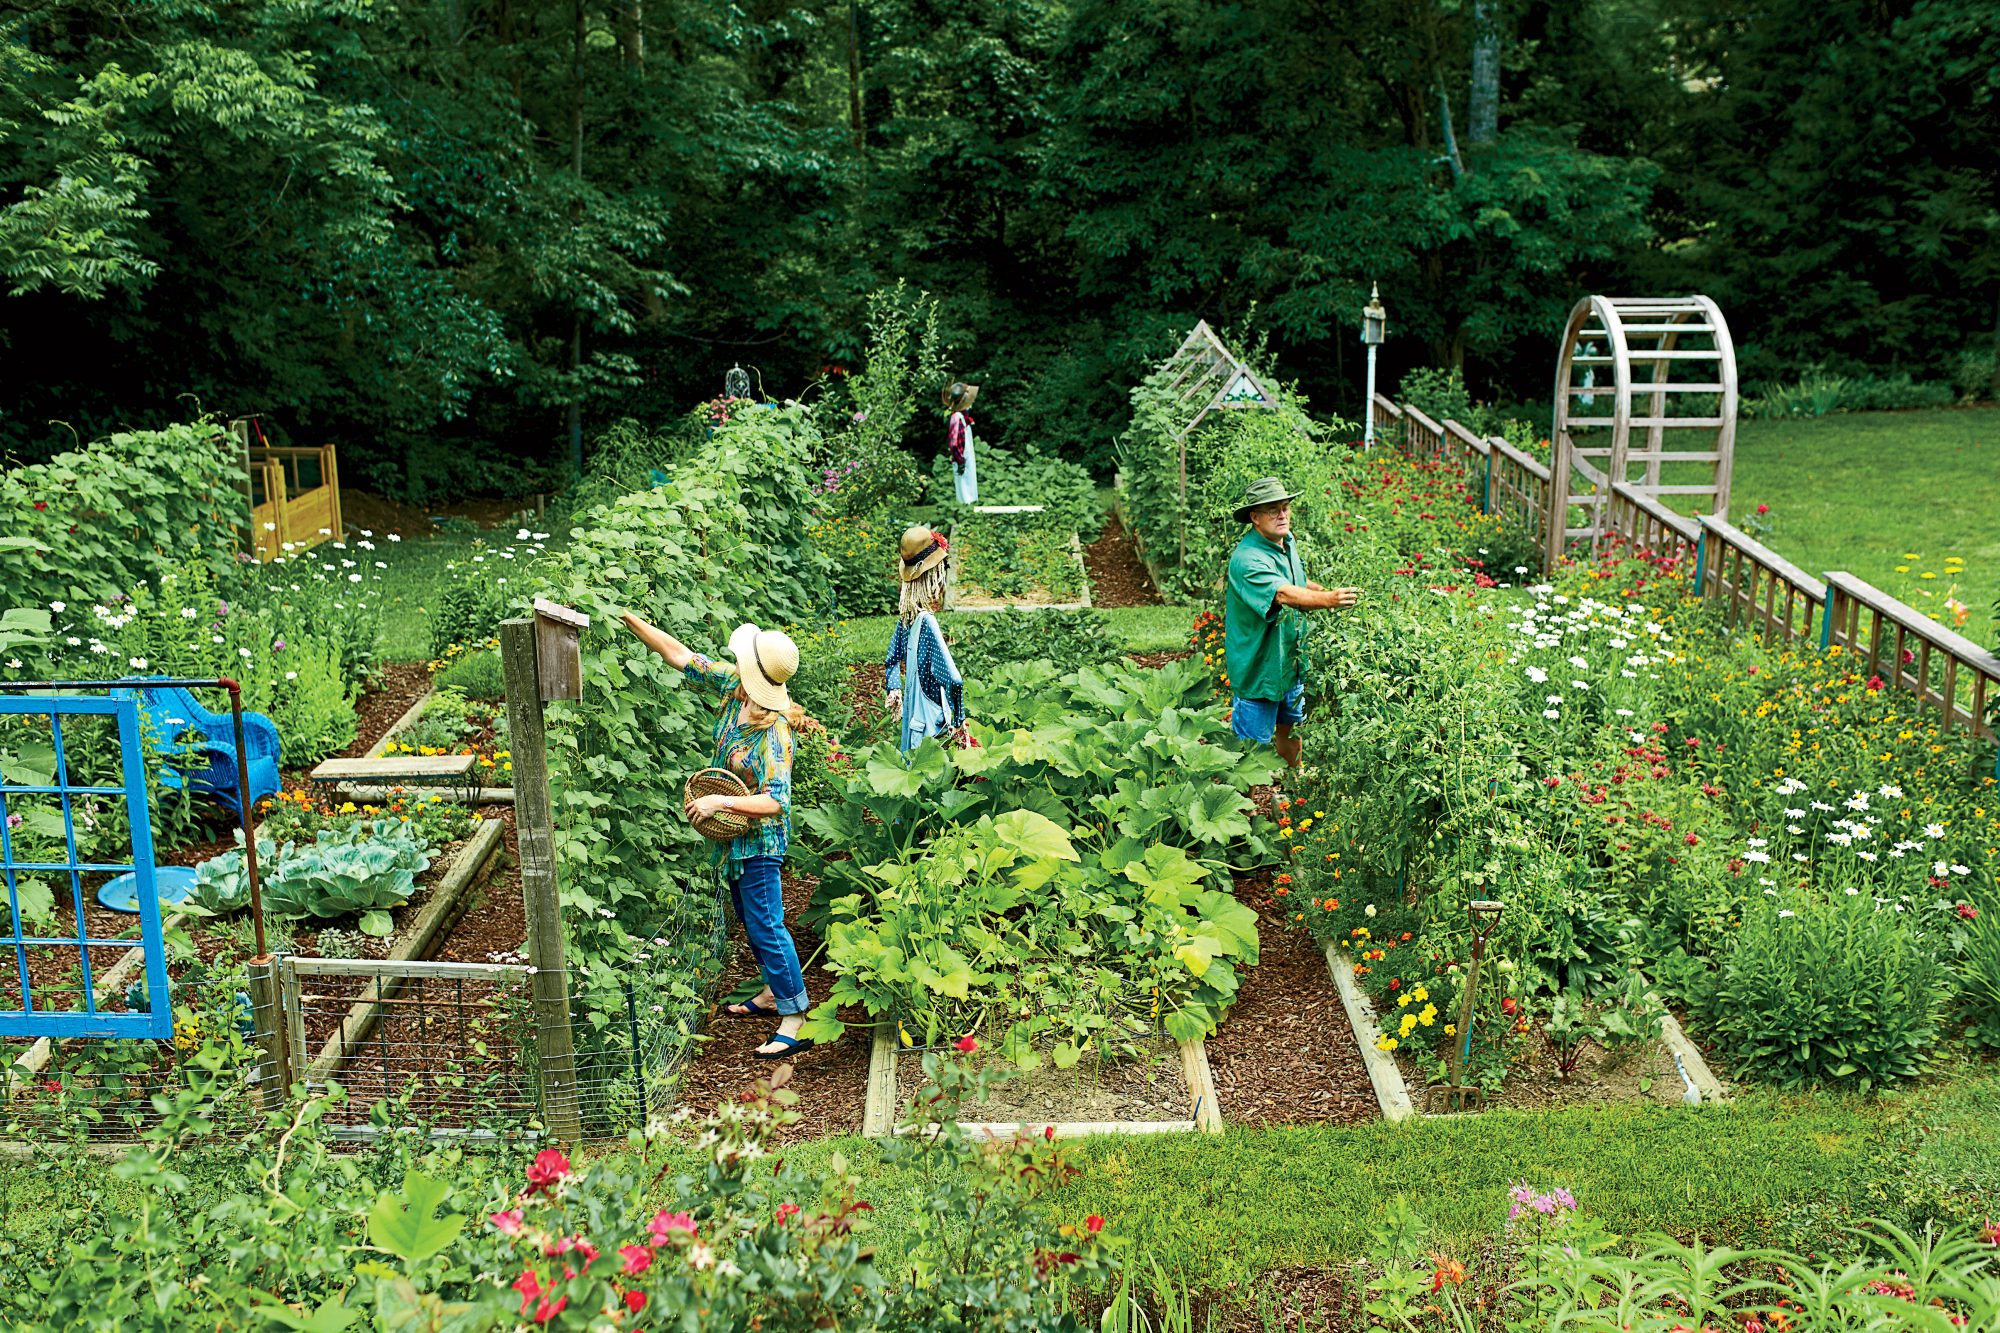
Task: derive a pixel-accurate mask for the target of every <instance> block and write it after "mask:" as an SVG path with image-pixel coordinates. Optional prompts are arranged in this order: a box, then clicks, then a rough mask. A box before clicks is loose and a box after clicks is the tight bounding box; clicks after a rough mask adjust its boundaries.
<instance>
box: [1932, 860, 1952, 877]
mask: <svg viewBox="0 0 2000 1333" xmlns="http://www.w3.org/2000/svg"><path fill="white" fill-rule="evenodd" d="M1950 869H1951V866H1950V865H1949V864H1947V863H1946V862H1943V861H1933V862H1931V873H1932V874H1933V875H1936V876H1937V877H1938V878H1939V879H1943V878H1944V876H1945V872H1946V871H1948V870H1950Z"/></svg>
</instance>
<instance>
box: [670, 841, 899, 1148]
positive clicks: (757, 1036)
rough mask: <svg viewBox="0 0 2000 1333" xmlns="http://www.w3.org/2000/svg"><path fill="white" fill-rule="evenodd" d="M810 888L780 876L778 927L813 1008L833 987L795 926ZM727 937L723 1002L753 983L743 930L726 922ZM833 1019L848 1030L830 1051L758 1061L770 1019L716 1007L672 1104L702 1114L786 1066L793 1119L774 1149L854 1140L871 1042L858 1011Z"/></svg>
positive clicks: (808, 939)
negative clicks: (781, 917)
mask: <svg viewBox="0 0 2000 1333" xmlns="http://www.w3.org/2000/svg"><path fill="white" fill-rule="evenodd" d="M816 884H817V880H816V879H815V877H814V876H811V875H806V874H800V873H797V872H794V871H792V870H789V869H788V870H786V871H785V921H786V923H787V924H788V925H790V926H791V928H792V942H793V943H794V944H795V945H796V946H797V948H798V951H799V961H800V962H801V963H804V964H805V965H806V968H805V971H806V993H807V994H808V995H809V996H811V997H813V999H814V1000H815V1001H817V1000H819V999H822V998H824V997H825V995H826V993H827V991H828V990H829V989H830V988H831V987H832V985H833V980H834V978H833V974H832V973H831V972H829V971H827V970H826V969H825V968H823V967H820V966H818V965H816V964H814V963H813V962H811V961H810V960H811V958H812V956H813V954H814V952H815V951H816V950H818V948H819V943H820V942H819V938H818V936H816V935H814V934H813V933H812V932H811V931H809V930H806V929H805V928H804V927H802V926H800V925H799V924H798V917H799V914H800V913H801V912H803V911H804V910H805V907H806V904H807V903H808V902H810V901H811V900H812V894H813V889H814V887H815V886H816ZM729 935H730V953H729V966H728V967H727V968H726V969H725V970H724V972H723V981H722V987H721V990H720V992H719V993H720V994H721V995H724V996H727V995H728V994H730V993H731V992H733V991H735V990H736V989H738V988H739V987H740V986H742V985H744V984H745V983H750V982H754V981H755V980H756V979H757V965H756V963H755V962H754V961H752V959H751V957H750V946H749V945H748V944H747V943H745V942H744V939H743V928H742V927H741V926H740V925H737V924H736V923H735V922H733V921H732V922H731V923H730V928H729ZM841 1017H842V1018H843V1019H844V1020H846V1021H847V1022H848V1023H851V1024H853V1026H852V1027H850V1028H849V1029H848V1031H847V1035H846V1036H844V1037H842V1038H841V1039H840V1040H839V1041H837V1042H835V1043H833V1044H832V1045H831V1046H820V1047H816V1048H814V1049H813V1050H810V1051H807V1052H806V1053H804V1054H803V1055H799V1056H795V1057H793V1058H792V1059H789V1060H759V1059H757V1058H756V1055H755V1052H756V1049H757V1047H758V1046H760V1045H762V1044H763V1043H764V1042H765V1041H767V1040H768V1039H769V1038H770V1035H771V1033H772V1032H773V1031H775V1030H776V1029H777V1020H776V1019H774V1018H757V1017H750V1018H739V1017H735V1016H733V1015H730V1014H727V1013H724V1012H723V1004H722V1002H721V1001H718V1002H717V1004H716V1006H715V1008H714V1009H713V1010H712V1011H711V1012H710V1015H709V1018H708V1020H707V1022H705V1023H704V1024H703V1025H702V1030H703V1032H704V1033H706V1034H707V1035H708V1036H709V1037H710V1038H712V1040H710V1041H707V1042H704V1043H702V1045H701V1046H700V1048H699V1049H698V1050H697V1051H696V1052H695V1054H694V1055H693V1057H692V1058H691V1059H690V1060H689V1062H688V1064H687V1067H686V1068H685V1069H684V1070H683V1071H682V1073H681V1085H680V1089H679V1092H678V1095H677V1096H676V1098H675V1100H676V1101H677V1102H678V1103H679V1104H680V1105H682V1106H687V1107H692V1108H694V1109H695V1110H696V1111H706V1110H708V1109H709V1108H711V1107H713V1106H715V1105H716V1104H717V1103H718V1102H722V1101H727V1100H729V1099H731V1098H734V1097H738V1096H740V1095H742V1094H743V1093H745V1092H748V1091H749V1090H750V1088H751V1086H752V1085H753V1084H755V1083H756V1082H757V1081H758V1080H759V1079H766V1078H770V1077H772V1076H773V1074H774V1073H775V1071H776V1070H778V1069H779V1068H781V1067H783V1066H786V1065H790V1066H791V1075H790V1082H789V1083H787V1084H786V1085H785V1086H786V1087H787V1089H788V1090H789V1091H791V1092H793V1093H796V1094H797V1095H798V1099H799V1100H798V1102H797V1104H796V1105H794V1106H793V1108H792V1109H793V1110H794V1111H795V1112H797V1113H798V1117H799V1118H798V1120H797V1121H796V1122H795V1123H793V1124H791V1125H788V1126H786V1127H785V1129H784V1130H783V1131H781V1132H780V1133H779V1134H778V1135H777V1140H778V1142H780V1143H795V1142H799V1141H802V1140H806V1139H819V1138H827V1137H830V1136H832V1135H836V1134H858V1133H860V1132H861V1114H862V1110H863V1108H864V1106H865V1104H866V1102H867V1098H868V1054H869V1049H870V1047H871V1045H872V1044H873V1035H872V1033H871V1032H870V1030H869V1028H868V1027H867V1016H866V1015H865V1014H864V1013H862V1012H861V1011H859V1010H854V1011H844V1012H843V1013H842V1014H841Z"/></svg>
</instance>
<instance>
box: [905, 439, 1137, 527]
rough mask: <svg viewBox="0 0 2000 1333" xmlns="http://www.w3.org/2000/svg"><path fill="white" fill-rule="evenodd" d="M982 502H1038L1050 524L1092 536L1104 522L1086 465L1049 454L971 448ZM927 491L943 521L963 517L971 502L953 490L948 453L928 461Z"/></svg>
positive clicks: (1019, 503) (1101, 506) (982, 503)
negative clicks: (964, 502) (961, 499)
mask: <svg viewBox="0 0 2000 1333" xmlns="http://www.w3.org/2000/svg"><path fill="white" fill-rule="evenodd" d="M975 448H976V450H977V452H976V461H977V466H978V470H979V503H980V504H981V505H1040V506H1042V511H1043V512H1042V513H1041V514H1040V515H1038V516H1037V517H1039V518H1040V519H1041V520H1042V521H1043V522H1044V523H1046V524H1047V525H1048V526H1049V527H1051V528H1055V529H1059V530H1061V531H1063V532H1065V533H1068V532H1076V533H1081V534H1082V535H1083V537H1084V539H1085V540H1092V539H1094V538H1095V537H1096V536H1097V533H1098V530H1099V529H1101V528H1102V527H1103V526H1104V506H1103V504H1102V503H1101V502H1100V501H1099V499H1098V495H1097V484H1096V483H1095V482H1093V481H1092V480H1091V477H1090V473H1089V471H1088V470H1087V469H1085V468H1082V467H1079V466H1078V465H1077V464H1075V463H1071V462H1068V461H1067V460H1065V459H1061V458H1055V457H1052V456H1050V455H1048V454H1037V453H1022V452H1017V451H1014V450H1008V449H1000V448H989V447H985V446H975ZM931 494H932V495H934V496H937V497H938V505H939V509H940V510H941V511H942V512H943V514H944V515H945V517H946V518H947V519H957V520H959V521H961V522H962V521H963V520H964V516H965V515H966V514H967V513H968V512H969V509H970V506H966V505H961V504H959V503H958V500H957V498H956V493H955V492H954V491H953V490H952V478H951V457H950V455H948V454H940V455H939V456H938V458H937V461H936V462H934V463H933V464H932V465H931Z"/></svg>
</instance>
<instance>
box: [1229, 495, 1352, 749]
mask: <svg viewBox="0 0 2000 1333" xmlns="http://www.w3.org/2000/svg"><path fill="white" fill-rule="evenodd" d="M1297 498H1298V496H1297V495H1296V494H1294V493H1293V492H1292V491H1291V489H1290V488H1288V487H1287V486H1286V485H1285V483H1284V482H1282V481H1280V480H1279V479H1278V478H1276V477H1260V478H1259V479H1258V480H1256V481H1253V482H1251V483H1250V485H1249V487H1248V488H1247V489H1246V490H1245V491H1244V494H1243V503H1242V504H1241V505H1238V506H1237V508H1236V513H1235V518H1236V521H1237V522H1238V523H1248V524H1249V525H1250V530H1249V531H1248V532H1246V533H1244V534H1243V540H1242V541H1240V542H1238V543H1236V549H1235V550H1234V551H1233V552H1231V553H1230V556H1229V584H1228V592H1227V594H1226V597H1225V601H1224V605H1223V617H1222V661H1223V667H1224V669H1225V670H1227V671H1228V673H1229V687H1230V690H1231V692H1232V693H1233V695H1234V696H1235V697H1234V700H1233V703H1232V706H1231V708H1230V713H1229V724H1230V726H1231V728H1232V729H1233V730H1234V731H1235V732H1236V734H1237V735H1238V736H1241V737H1243V738H1244V739H1245V740H1252V741H1256V742H1257V743H1258V744H1260V745H1269V746H1270V747H1271V748H1273V749H1274V750H1276V751H1277V752H1278V757H1279V758H1280V759H1283V760H1284V761H1285V763H1286V765H1287V766H1289V767H1291V768H1297V767H1298V766H1299V749H1300V746H1299V738H1298V737H1297V736H1295V735H1293V734H1292V728H1293V727H1295V726H1297V725H1298V724H1299V723H1301V722H1303V721H1305V716H1306V711H1305V693H1306V687H1305V670H1306V662H1305V637H1306V621H1305V616H1304V614H1303V613H1304V612H1306V611H1321V610H1331V609H1335V608H1345V607H1350V606H1353V605H1354V603H1355V602H1356V600H1358V599H1359V597H1360V592H1359V590H1358V589H1355V588H1322V587H1321V586H1320V585H1319V584H1317V583H1314V582H1313V581H1312V580H1310V579H1308V578H1307V577H1306V570H1305V564H1304V562H1303V561H1301V560H1300V558H1299V544H1298V541H1297V539H1296V538H1294V537H1293V536H1292V501H1293V500H1295V499H1297Z"/></svg>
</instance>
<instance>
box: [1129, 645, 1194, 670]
mask: <svg viewBox="0 0 2000 1333" xmlns="http://www.w3.org/2000/svg"><path fill="white" fill-rule="evenodd" d="M1193 656H1194V654H1193V653H1191V652H1189V651H1187V650H1186V649H1185V648H1179V649H1175V650H1174V651H1172V652H1161V653H1128V654H1126V657H1125V660H1126V661H1128V662H1130V663H1131V664H1132V665H1133V666H1138V667H1145V668H1147V669H1148V670H1152V671H1157V670H1159V669H1160V668H1161V667H1163V666H1165V665H1166V664H1167V663H1169V662H1178V661H1180V660H1182V659H1183V658H1187V657H1193Z"/></svg>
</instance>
